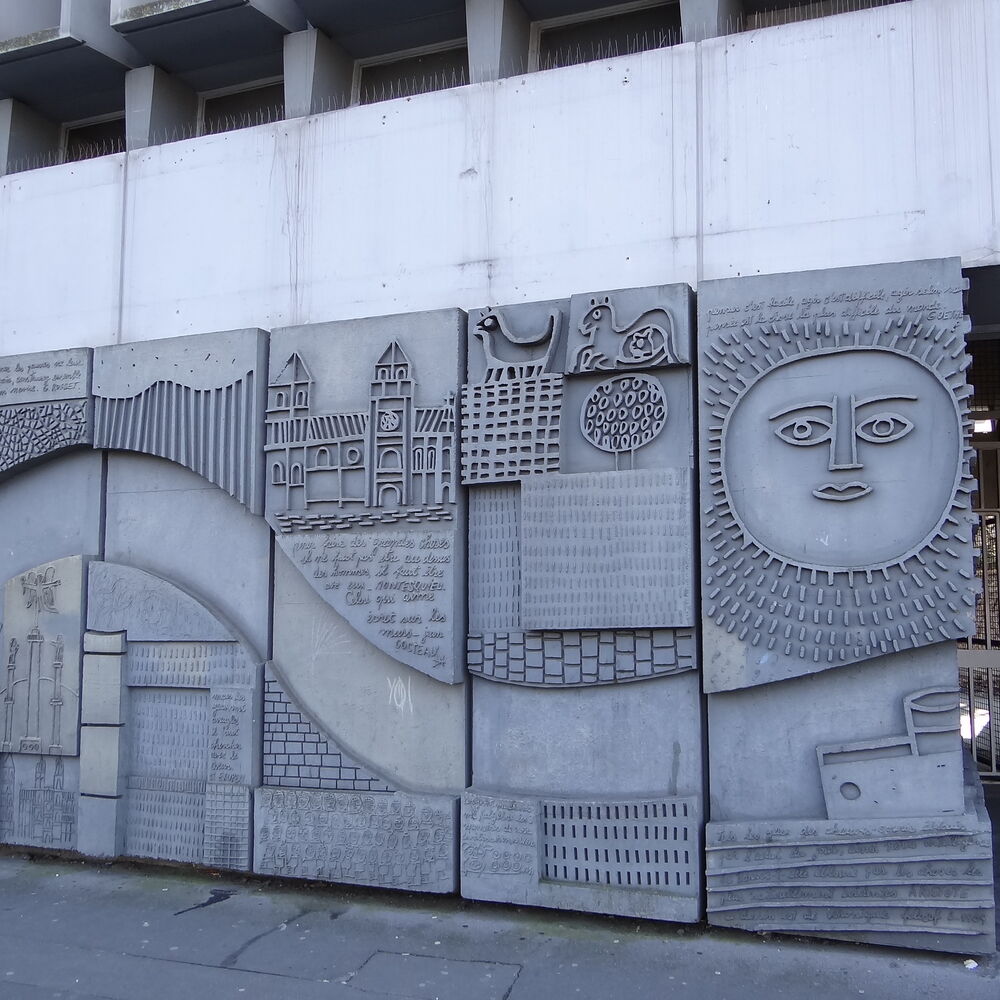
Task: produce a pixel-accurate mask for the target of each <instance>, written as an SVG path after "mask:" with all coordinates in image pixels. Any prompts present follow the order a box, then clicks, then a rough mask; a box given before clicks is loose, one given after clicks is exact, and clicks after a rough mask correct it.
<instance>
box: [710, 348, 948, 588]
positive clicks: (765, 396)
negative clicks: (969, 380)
mask: <svg viewBox="0 0 1000 1000" xmlns="http://www.w3.org/2000/svg"><path fill="white" fill-rule="evenodd" d="M961 447H962V434H961V422H960V419H959V415H958V412H957V410H956V407H955V404H954V401H953V399H952V396H951V394H950V393H949V392H948V390H947V389H946V388H945V386H944V385H943V384H942V383H941V382H940V381H939V380H938V379H937V378H935V376H934V375H933V374H931V372H930V371H928V369H927V368H925V367H924V366H923V365H921V364H920V363H919V362H918V361H916V360H914V359H912V358H909V357H904V356H902V355H901V354H898V353H895V352H893V351H888V350H880V349H856V350H847V351H839V352H835V353H825V354H815V355H812V356H809V357H805V358H797V359H793V360H790V361H788V362H787V363H785V364H781V365H778V366H776V367H775V368H774V369H772V370H771V371H770V372H768V373H767V374H766V375H764V376H763V377H762V378H760V379H759V380H758V381H757V382H756V383H755V384H754V385H753V386H752V387H751V388H750V389H749V390H748V391H747V393H746V394H745V396H744V397H743V398H742V399H741V400H740V402H739V403H738V405H737V406H735V407H734V408H733V410H732V412H731V414H730V416H729V420H728V427H727V431H726V435H725V457H724V461H723V470H724V475H725V478H726V486H727V491H728V493H729V496H730V499H731V503H732V508H733V512H734V514H735V515H736V517H737V518H738V519H739V520H740V522H741V523H742V525H743V527H744V529H745V531H746V533H747V534H748V535H750V536H751V537H752V538H753V539H755V540H756V541H757V542H758V544H760V545H761V546H762V547H763V548H764V549H766V550H767V551H770V552H773V553H775V554H776V555H778V556H780V557H781V558H784V559H787V560H789V561H791V562H795V563H798V564H800V565H807V566H815V567H821V568H845V569H862V568H866V567H870V566H874V565H878V564H880V563H884V562H887V561H889V560H892V559H896V558H898V557H900V556H902V555H904V554H906V553H907V552H908V551H909V550H911V549H913V548H915V547H916V546H918V545H920V544H921V543H922V542H923V540H924V539H925V538H926V537H927V536H928V535H929V534H930V533H932V532H933V531H934V530H935V528H936V527H937V525H938V523H939V522H940V520H941V518H942V516H943V515H944V513H945V512H946V511H947V510H948V507H949V504H950V501H951V497H952V493H953V491H954V489H955V476H956V469H957V467H958V466H959V464H960V462H959V458H960V455H961Z"/></svg>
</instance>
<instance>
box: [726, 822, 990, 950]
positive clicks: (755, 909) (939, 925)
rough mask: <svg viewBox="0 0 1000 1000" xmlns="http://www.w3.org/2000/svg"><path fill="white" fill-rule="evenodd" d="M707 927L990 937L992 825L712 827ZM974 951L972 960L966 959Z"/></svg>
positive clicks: (959, 946)
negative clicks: (709, 925)
mask: <svg viewBox="0 0 1000 1000" xmlns="http://www.w3.org/2000/svg"><path fill="white" fill-rule="evenodd" d="M706 841H707V843H706V848H707V850H706V864H707V887H708V919H709V922H710V923H713V924H720V925H724V926H728V927H742V928H745V929H747V930H755V931H787V932H791V933H798V932H804V933H810V934H812V933H829V932H840V933H843V934H845V935H849V936H851V937H853V938H855V939H858V938H860V939H862V940H863V939H864V937H865V935H866V934H884V933H901V934H905V935H907V938H906V939H901V940H900V943H901V944H905V943H906V941H907V940H912V938H911V937H910V935H913V934H918V933H920V932H924V933H928V934H934V935H941V936H942V937H941V938H939V939H938V940H942V939H944V940H947V939H950V940H952V941H954V942H955V945H954V946H953V947H950V948H947V950H956V951H958V950H966V949H969V948H970V946H971V945H972V943H973V942H972V941H970V938H974V937H977V936H981V935H982V936H986V937H987V938H988V937H989V936H991V934H992V930H993V924H994V902H993V878H992V860H991V859H992V852H991V832H990V827H989V820H988V818H987V817H986V816H985V813H984V815H983V816H982V818H977V817H976V815H975V813H971V814H968V815H964V816H955V817H947V818H946V817H942V816H935V817H925V818H917V817H914V818H912V819H896V820H889V821H886V820H862V819H856V820H851V821H850V822H848V823H844V822H837V821H830V820H816V821H811V822H810V821H805V820H794V821H788V820H781V821H775V822H770V821H756V822H749V823H710V824H708V827H707V829H706ZM967 953H968V951H966V954H967Z"/></svg>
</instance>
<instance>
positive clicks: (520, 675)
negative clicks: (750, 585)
mask: <svg viewBox="0 0 1000 1000" xmlns="http://www.w3.org/2000/svg"><path fill="white" fill-rule="evenodd" d="M467 664H468V668H469V673H472V674H476V675H477V676H480V677H486V678H488V679H490V680H496V681H506V682H507V683H508V684H526V685H537V686H544V687H581V686H585V685H588V684H621V683H623V682H626V681H641V680H645V679H647V678H649V677H662V676H666V675H668V674H676V673H680V672H681V671H684V670H693V669H694V667H695V641H694V632H693V631H692V630H690V629H632V630H629V631H605V632H595V631H582V632H487V633H485V634H479V635H477V634H472V635H470V636H469V640H468V660H467Z"/></svg>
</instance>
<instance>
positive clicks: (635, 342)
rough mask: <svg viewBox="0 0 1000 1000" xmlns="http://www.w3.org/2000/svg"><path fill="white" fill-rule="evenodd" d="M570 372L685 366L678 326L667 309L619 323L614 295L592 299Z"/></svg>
mask: <svg viewBox="0 0 1000 1000" xmlns="http://www.w3.org/2000/svg"><path fill="white" fill-rule="evenodd" d="M576 334H577V337H578V338H579V339H578V340H576V341H574V345H573V346H572V347H571V350H570V355H569V359H568V362H567V367H566V370H567V371H568V372H570V373H572V374H577V373H582V372H595V371H611V370H614V369H616V368H656V367H659V366H662V365H678V364H684V363H686V361H687V358H682V357H681V356H680V353H679V351H678V350H677V347H676V345H675V343H674V326H673V320H672V319H671V317H670V314H669V313H668V312H667V310H665V309H660V308H656V309H647V310H644V311H643V312H641V313H640V314H639V315H638V316H636V318H635V319H634V320H632V321H631V322H630V323H619V320H618V315H617V313H616V310H615V306H614V303H613V302H612V301H611V298H610V296H607V295H605V296H604V297H603V298H592V299H591V300H590V307H589V308H588V309H587V311H586V313H585V314H584V316H583V318H582V319H581V320H580V322H579V323H578V324H577V330H576Z"/></svg>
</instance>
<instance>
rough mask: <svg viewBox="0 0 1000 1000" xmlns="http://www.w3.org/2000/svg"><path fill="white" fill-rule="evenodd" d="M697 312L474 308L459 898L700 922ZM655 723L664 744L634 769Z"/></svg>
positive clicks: (658, 304) (551, 305)
mask: <svg viewBox="0 0 1000 1000" xmlns="http://www.w3.org/2000/svg"><path fill="white" fill-rule="evenodd" d="M692 302H693V298H692V293H691V290H690V289H689V288H687V287H686V286H661V287H658V288H646V289H627V290H623V291H615V292H602V293H599V294H594V295H586V296H582V295H581V296H574V297H573V298H572V299H571V300H565V299H563V300H557V301H553V302H540V303H528V304H519V305H511V306H501V307H494V308H489V309H480V310H475V311H473V312H472V313H470V316H469V330H468V336H469V366H468V376H467V377H468V382H467V383H466V385H465V386H464V387H463V389H462V400H463V425H462V478H463V481H464V482H465V483H466V485H467V486H468V489H469V565H470V568H469V573H470V576H469V634H468V639H467V666H468V669H469V672H470V673H471V674H472V675H473V676H474V678H475V679H476V680H475V683H476V689H475V692H474V695H475V697H474V702H473V705H474V716H473V733H472V744H473V787H472V788H471V789H469V790H468V791H467V792H466V793H465V794H464V795H463V799H462V803H463V805H462V809H463V829H462V892H463V894H464V895H465V896H467V897H469V898H478V899H492V900H508V901H512V902H519V903H529V904H532V905H540V906H555V907H566V908H572V909H584V910H593V911H597V912H606V913H618V914H636V915H638V914H642V915H646V916H658V917H661V918H664V919H677V920H697V919H698V916H699V887H700V885H701V879H700V862H699V846H698V845H699V844H700V837H701V819H700V817H701V792H702V789H701V783H702V767H701V758H702V746H701V728H700V712H701V710H700V705H699V694H698V690H697V688H698V685H697V682H696V679H695V678H694V677H693V676H692V675H691V671H693V670H695V668H696V667H697V662H696V661H697V657H696V648H697V643H696V632H695V607H694V565H693V558H694V557H693V534H694V516H695V511H694V506H693V481H692V478H693V469H692V464H693V457H692V456H693V414H692V391H691V369H690V349H691V339H692V338H691V333H692ZM675 675H677V676H675ZM685 675H686V676H685ZM689 681H690V683H688V682H689ZM634 682H644V683H643V685H642V686H643V687H646V686H647V685H649V686H650V691H649V693H648V696H647V697H645V698H643V697H642V692H641V691H640V690H639V687H638V685H636V686H634V687H633V683H634ZM654 682H655V684H654ZM626 685H627V687H626ZM654 687H655V690H653V688H654ZM676 713H680V714H679V715H678V714H676ZM653 716H655V718H656V722H655V726H654V728H653V729H652V730H651V731H652V732H654V733H655V736H654V738H655V740H656V741H657V746H656V748H655V750H653V751H652V753H651V754H649V755H647V759H646V760H643V761H639V762H637V761H635V760H634V759H628V760H626V759H625V758H626V757H629V758H630V753H629V751H628V750H625V751H624V752H619V750H621V748H622V747H624V746H626V745H627V746H629V747H631V745H632V744H631V739H632V735H631V734H632V732H633V731H635V732H638V731H639V730H640V729H642V730H645V725H646V722H645V720H646V719H648V718H650V717H653ZM611 719H613V720H614V723H613V725H611V726H610V728H609V726H608V724H607V723H605V724H603V725H602V724H600V722H599V720H611ZM612 730H613V732H612ZM584 734H587V735H586V736H585V735H584ZM578 753H583V754H585V755H588V757H587V759H586V760H581V759H580V758H579V756H578ZM654 759H655V760H656V761H657V764H656V765H653V764H652V761H653V760H654ZM625 789H627V790H628V795H629V796H632V797H629V798H625V797H623V795H624V790H625ZM668 826H669V829H668ZM675 835H676V838H679V839H677V840H676V842H675ZM664 838H666V839H664ZM668 843H669V845H670V847H669V849H668Z"/></svg>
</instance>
